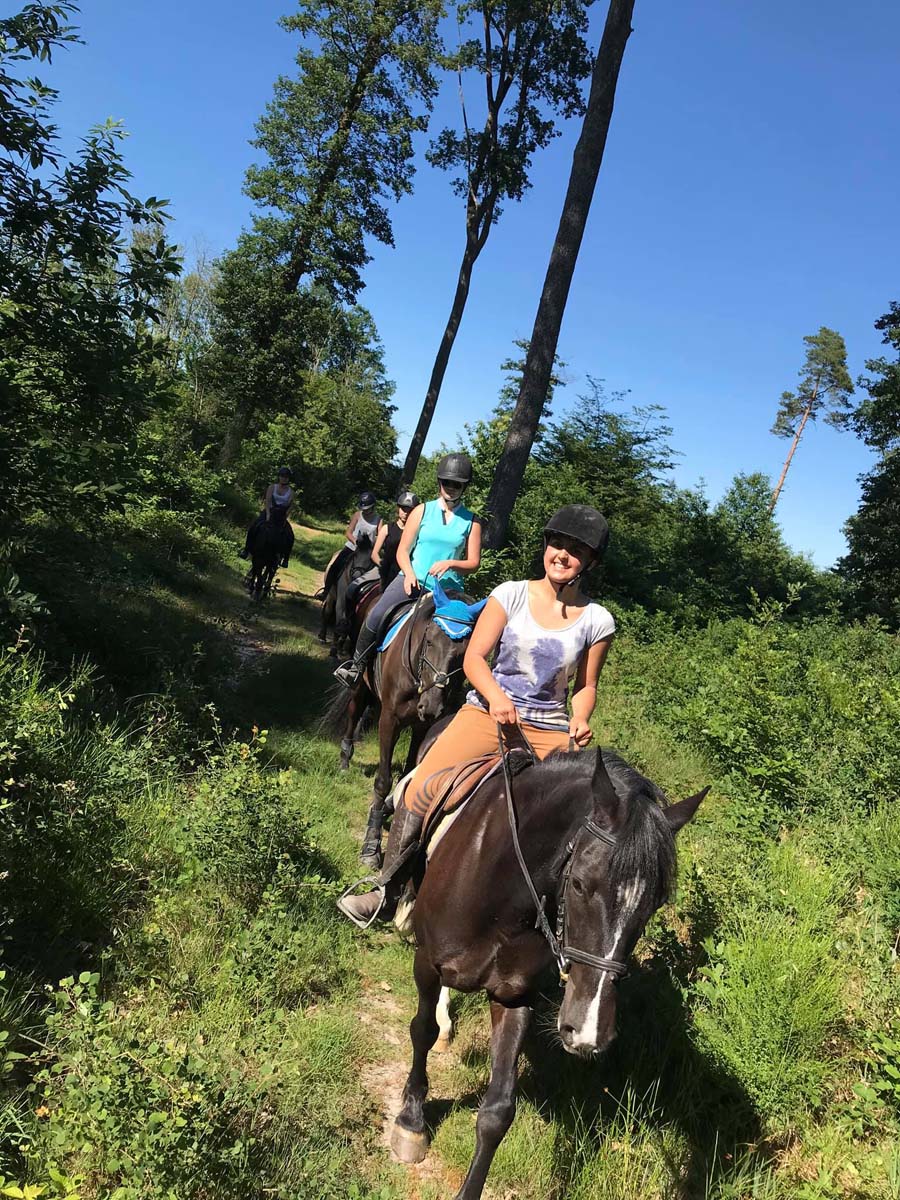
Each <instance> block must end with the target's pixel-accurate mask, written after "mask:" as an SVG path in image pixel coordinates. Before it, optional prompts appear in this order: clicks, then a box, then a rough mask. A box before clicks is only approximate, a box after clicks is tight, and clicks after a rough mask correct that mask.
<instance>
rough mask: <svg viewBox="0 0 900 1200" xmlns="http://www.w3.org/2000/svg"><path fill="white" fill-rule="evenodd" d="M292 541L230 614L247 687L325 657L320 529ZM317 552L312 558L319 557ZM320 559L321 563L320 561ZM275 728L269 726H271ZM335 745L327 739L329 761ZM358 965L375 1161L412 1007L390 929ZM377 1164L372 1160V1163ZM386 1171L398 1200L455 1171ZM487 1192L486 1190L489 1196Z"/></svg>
mask: <svg viewBox="0 0 900 1200" xmlns="http://www.w3.org/2000/svg"><path fill="white" fill-rule="evenodd" d="M294 530H295V533H296V535H297V546H296V549H295V555H294V558H293V561H292V564H291V566H290V567H288V568H287V569H286V570H284V569H282V570H280V571H279V573H278V577H277V589H276V592H275V595H274V596H273V597H272V599H270V600H269V601H265V602H263V603H262V604H260V605H256V606H251V607H248V608H245V609H243V610H242V611H239V612H238V613H237V614H236V618H235V624H234V633H233V641H234V645H235V648H236V650H237V654H238V658H239V660H240V663H241V675H242V677H243V680H242V682H243V684H244V686H248V679H247V673H248V672H249V673H251V674H252V675H253V676H254V677H255V679H254V681H253V684H252V686H253V688H254V690H257V691H259V690H263V691H264V690H266V689H268V688H269V687H270V686H271V687H272V688H274V687H275V686H276V680H275V679H274V677H273V672H274V671H275V670H276V664H277V663H278V660H279V659H283V658H284V657H285V656H286V655H298V656H302V657H303V658H305V659H307V660H314V661H318V662H320V663H322V664H323V665H324V664H325V663H328V662H329V661H330V660H329V659H328V653H327V650H326V648H325V647H324V646H322V645H321V644H320V643H319V642H318V641H317V640H316V636H315V635H316V632H317V629H318V605H317V604H316V603H315V602H314V599H313V597H314V595H315V592H316V591H317V589H318V588H319V587H320V586H321V583H322V578H323V571H322V570H321V569H319V570H315V569H313V568H312V567H311V566H310V565H309V557H310V556H309V555H307V554H304V553H303V551H304V546H303V542H304V541H305V540H306V539H315V540H316V541H320V539H322V538H323V537H325V536H327V535H326V534H325V533H324V532H323V531H322V530H316V529H313V528H310V527H307V526H302V525H296V524H295V525H294ZM324 554H325V551H324V549H323V551H322V554H321V555H320V556H319V557H324ZM322 565H323V566H324V563H323V564H322ZM276 731H277V726H276V729H275V730H273V732H276ZM336 759H337V747H336V746H335V760H336ZM376 760H377V745H376V742H375V737H374V734H372V733H370V734H369V736H368V737H367V738H366V739H364V741H363V743H362V744H361V745H360V746H359V748H358V751H357V755H356V757H355V758H354V765H353V767H352V768H351V772H357V773H358V772H359V771H360V770H361V771H362V773H363V777H362V778H360V788H359V801H358V804H357V805H356V806H355V808H354V811H353V813H352V815H351V814H348V816H350V821H349V822H348V824H347V826H346V827H345V835H346V838H347V840H348V841H349V842H351V843H352V852H354V854H355V851H356V848H357V847H358V845H359V841H360V840H361V837H362V833H363V830H364V828H365V821H366V814H367V810H368V805H369V793H370V788H371V785H370V781H369V778H368V773H367V772H368V771H370V770H371V769H374V763H375V761H376ZM360 951H361V953H360V968H361V971H362V986H361V990H360V993H359V995H358V996H357V998H356V1000H355V1001H354V1017H355V1020H356V1021H357V1022H358V1025H359V1027H360V1028H361V1029H362V1030H364V1031H365V1033H366V1035H367V1036H366V1037H365V1039H364V1041H365V1045H366V1047H367V1057H366V1059H365V1060H364V1061H363V1062H361V1063H360V1064H359V1080H360V1084H361V1086H362V1087H363V1089H364V1090H365V1092H366V1093H367V1094H368V1096H369V1097H370V1099H371V1102H372V1106H373V1109H374V1111H375V1112H376V1113H377V1114H378V1115H377V1120H378V1121H379V1122H380V1126H381V1137H380V1142H381V1145H382V1147H383V1154H384V1160H383V1164H382V1165H384V1164H385V1163H387V1162H391V1163H393V1164H397V1163H398V1160H397V1159H396V1157H395V1156H394V1155H393V1153H392V1151H391V1149H390V1134H391V1129H392V1127H393V1122H394V1118H395V1117H396V1115H397V1113H398V1112H399V1111H400V1108H401V1107H402V1101H401V1097H402V1092H403V1086H404V1084H405V1082H406V1077H407V1074H408V1073H409V1067H410V1062H411V1047H410V1041H409V1021H410V1019H411V1017H412V1015H413V1012H414V1007H415V989H414V986H413V984H412V970H411V965H412V963H411V954H410V953H409V951H408V950H407V949H406V948H405V947H403V946H402V945H401V944H399V943H398V935H397V934H396V933H395V932H393V931H391V932H385V933H384V934H383V935H382V934H377V935H374V936H373V935H368V937H367V936H366V935H361V939H360ZM455 1062H456V1052H455V1050H454V1049H453V1047H451V1048H450V1049H449V1050H448V1051H445V1052H444V1053H433V1054H432V1055H431V1056H430V1060H429V1068H430V1069H429V1075H430V1078H431V1083H432V1089H431V1093H430V1095H431V1097H432V1098H434V1099H437V1100H439V1101H443V1102H445V1103H446V1102H447V1101H448V1100H449V1099H451V1098H452V1097H453V1096H454V1095H455V1094H458V1089H457V1087H456V1086H455V1081H454V1078H453V1068H454V1065H455ZM373 1166H377V1164H373ZM391 1178H392V1181H393V1182H394V1184H395V1186H396V1187H397V1192H396V1195H397V1197H398V1200H438V1198H441V1197H450V1196H453V1195H455V1193H456V1192H457V1190H458V1189H459V1186H460V1184H461V1183H462V1175H461V1174H460V1173H459V1172H457V1171H454V1170H452V1169H450V1168H449V1167H448V1166H447V1165H446V1164H445V1163H444V1162H443V1161H442V1159H441V1158H440V1156H439V1155H438V1154H437V1153H436V1152H434V1151H433V1150H432V1151H430V1152H429V1154H428V1155H427V1157H426V1158H425V1160H424V1162H422V1163H420V1164H417V1165H415V1166H403V1167H400V1166H395V1167H394V1169H393V1171H392V1172H391ZM490 1194H491V1193H486V1195H490Z"/></svg>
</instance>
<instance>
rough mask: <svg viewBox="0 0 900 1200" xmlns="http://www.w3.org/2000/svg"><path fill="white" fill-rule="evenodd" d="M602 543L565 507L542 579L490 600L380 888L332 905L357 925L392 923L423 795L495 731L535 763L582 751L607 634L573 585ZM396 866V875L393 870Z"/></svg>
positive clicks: (547, 546) (587, 517)
mask: <svg viewBox="0 0 900 1200" xmlns="http://www.w3.org/2000/svg"><path fill="white" fill-rule="evenodd" d="M608 541H609V527H608V525H607V523H606V520H605V518H604V517H603V516H602V514H601V513H599V512H597V510H596V509H594V508H589V507H588V506H587V505H586V504H567V505H566V506H565V507H564V508H561V509H560V510H559V511H558V512H556V513H554V514H553V516H552V517H551V518H550V519H549V521H548V522H547V524H546V525H545V526H544V558H543V565H544V574H543V577H542V578H540V579H532V580H528V579H522V580H517V581H510V582H508V583H501V584H500V586H499V587H496V588H494V590H493V591H492V592H491V594H490V597H489V599H488V602H487V605H486V606H485V609H484V611H483V612H482V614H481V616H480V617H479V618H478V624H477V625H476V626H475V629H474V630H473V632H472V636H471V638H470V640H469V645H468V648H467V650H466V657H465V660H464V663H463V669H464V671H465V673H466V676H467V678H468V679H469V681H470V683H471V684H472V691H471V692H469V694H468V696H467V698H466V703H465V704H464V705H463V707H462V708H461V709H460V711H459V712H458V713H457V714H456V716H455V717H454V718H453V720H452V721H451V722H450V724H449V725H448V726H447V727H446V729H445V730H444V731H443V733H441V735H440V737H438V738H437V739H436V741H435V742H434V743H433V745H432V746H431V748H430V749H429V751H428V752H427V754H426V755H425V757H424V758H423V759H422V761H421V763H419V765H418V767H416V770H415V773H414V774H413V776H412V778H411V779H410V780H409V783H408V784H407V786H406V789H405V791H404V793H403V798H402V801H398V803H397V808H396V812H395V814H394V820H393V823H392V825H391V834H390V838H389V840H388V845H387V851H386V854H385V859H384V867H383V870H382V874H381V879H380V882H379V884H378V886H376V887H375V888H374V889H373V890H372V891H370V892H366V893H365V894H363V895H359V896H350V895H346V896H343V897H342V898H341V900H340V901H339V902H338V907H339V908H340V910H341V911H342V912H343V913H344V914H345V915H346V916H348V917H349V918H350V919H351V920H352V921H354V922H355V923H356V924H357V925H366V924H368V923H369V922H370V921H372V920H373V919H375V917H376V916H379V917H382V918H383V919H386V920H388V919H390V918H391V917H392V916H393V914H394V910H395V908H396V906H397V902H398V900H399V898H400V895H401V893H402V890H403V887H404V885H405V883H406V880H407V879H408V878H409V875H410V872H411V870H412V866H411V863H412V856H413V854H414V851H413V850H412V849H411V847H413V846H414V845H415V843H416V842H417V841H418V839H419V834H420V832H421V829H422V822H423V820H424V817H425V814H426V813H427V811H428V807H429V804H430V802H431V800H432V795H431V791H430V786H434V784H438V786H439V785H440V782H441V781H442V775H441V773H442V772H443V771H445V770H446V768H448V767H453V766H456V765H457V764H459V763H463V762H466V761H467V760H469V759H472V758H477V757H480V756H481V755H485V754H491V753H493V752H495V751H496V750H497V725H498V723H499V724H500V725H501V726H502V727H503V730H504V736H505V738H506V740H507V741H511V740H512V739H513V737H514V736H515V735H516V733H518V734H520V735H522V737H523V739H524V740H525V741H526V744H527V745H528V746H530V747H531V748H532V749H533V751H534V754H535V755H536V757H537V758H544V757H546V755H548V754H550V753H551V752H552V751H554V750H566V749H574V748H579V749H580V748H581V747H583V746H587V745H588V743H589V742H590V741H591V739H592V737H593V733H592V732H591V727H590V724H589V721H590V717H591V713H592V712H593V711H594V706H595V704H596V702H597V680H598V678H599V675H600V672H601V670H602V669H603V664H604V662H605V661H606V656H607V654H608V653H609V647H610V645H611V643H612V638H613V634H614V632H615V628H616V625H615V621H614V620H613V618H612V615H611V614H610V613H609V612H608V611H607V609H605V608H604V607H603V606H602V605H600V604H595V603H594V602H593V601H592V600H590V599H589V598H588V596H587V595H585V593H584V592H583V591H582V589H581V577H582V575H583V574H584V572H585V571H587V570H588V569H589V568H590V567H591V566H592V565H593V564H594V563H596V562H599V561H600V559H601V558H602V557H603V554H604V552H605V550H606V546H607V542H608ZM492 658H493V666H491V659H492ZM573 681H574V685H573V688H572V698H571V716H569V714H568V712H567V701H568V692H569V685H570V683H573ZM395 863H399V864H400V866H399V869H397V870H392V868H393V866H394V864H395ZM407 865H409V870H407V869H406V867H407Z"/></svg>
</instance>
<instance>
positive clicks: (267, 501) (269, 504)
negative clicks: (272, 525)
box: [265, 483, 275, 521]
mask: <svg viewBox="0 0 900 1200" xmlns="http://www.w3.org/2000/svg"><path fill="white" fill-rule="evenodd" d="M274 486H275V485H274V484H273V483H270V484H269V486H268V487H267V488H266V499H265V507H266V520H267V521H268V519H269V517H271V515H272V490H273V488H274Z"/></svg>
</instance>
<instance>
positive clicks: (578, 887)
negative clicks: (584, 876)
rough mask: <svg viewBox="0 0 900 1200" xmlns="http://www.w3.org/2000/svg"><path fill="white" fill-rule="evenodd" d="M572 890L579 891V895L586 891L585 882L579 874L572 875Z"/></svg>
mask: <svg viewBox="0 0 900 1200" xmlns="http://www.w3.org/2000/svg"><path fill="white" fill-rule="evenodd" d="M572 891H573V892H577V893H578V894H579V896H580V895H581V893H582V892H583V891H584V884H583V883H582V882H581V880H580V879H579V878H578V876H577V875H573V876H572Z"/></svg>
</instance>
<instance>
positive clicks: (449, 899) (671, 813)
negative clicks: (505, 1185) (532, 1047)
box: [391, 751, 709, 1200]
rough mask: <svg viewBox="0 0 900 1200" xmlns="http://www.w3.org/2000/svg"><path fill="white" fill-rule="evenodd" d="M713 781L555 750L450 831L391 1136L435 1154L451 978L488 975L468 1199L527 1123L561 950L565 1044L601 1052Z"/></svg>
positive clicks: (476, 804) (422, 908) (461, 984)
mask: <svg viewBox="0 0 900 1200" xmlns="http://www.w3.org/2000/svg"><path fill="white" fill-rule="evenodd" d="M513 789H514V791H513ZM708 790H709V789H704V790H703V791H702V792H699V793H698V794H697V795H695V796H691V797H690V798H689V799H687V800H682V801H680V802H679V803H677V804H673V805H672V806H671V807H666V806H665V797H664V796H663V794H662V792H661V791H660V790H659V789H658V788H657V787H656V786H655V785H654V784H653V783H651V782H650V781H649V780H648V779H645V778H644V776H642V775H640V774H639V773H638V772H637V771H635V770H634V769H633V768H632V767H630V766H628V765H627V763H625V762H623V761H622V760H621V759H620V758H618V757H617V756H616V755H614V754H612V753H610V752H608V751H603V752H602V753H601V752H600V751H596V752H593V753H587V752H583V753H578V754H555V755H552V756H551V757H550V758H548V759H546V760H545V761H544V762H543V763H540V764H538V765H536V766H534V767H528V768H526V769H525V770H524V771H523V772H522V773H520V774H517V775H516V777H515V780H514V781H511V780H510V779H509V776H508V775H507V776H506V778H505V779H504V777H503V776H502V775H500V776H497V777H495V778H493V779H490V780H489V781H488V782H487V784H485V785H483V787H482V788H481V790H480V791H479V793H478V795H477V796H476V797H475V799H474V800H473V801H472V802H470V803H469V805H468V806H467V807H466V808H464V809H463V810H462V812H461V813H460V814H459V816H458V817H457V818H456V820H455V822H454V823H453V824H452V825H451V826H450V827H449V829H448V830H447V831H446V833H445V834H444V836H443V837H442V838H441V839H440V841H439V842H438V843H437V845H436V847H435V850H434V853H433V855H432V857H431V861H430V862H429V864H428V869H427V870H426V871H425V875H424V879H423V880H422V881H421V884H420V886H419V889H418V894H417V896H416V901H415V908H414V911H413V915H412V921H413V928H414V930H415V936H416V946H417V949H416V956H415V964H414V972H415V980H416V987H417V989H418V993H419V1004H418V1010H417V1012H416V1015H415V1017H414V1018H413V1020H412V1023H411V1025H410V1036H411V1040H412V1045H413V1063H412V1070H411V1071H410V1074H409V1078H408V1079H407V1082H406V1087H405V1088H404V1092H403V1108H402V1109H401V1111H400V1113H399V1115H398V1116H397V1119H396V1122H395V1124H394V1130H393V1134H392V1138H391V1144H392V1146H393V1148H394V1150H395V1152H396V1153H397V1154H398V1156H399V1157H400V1158H401V1159H402V1160H403V1161H404V1162H419V1161H421V1159H422V1158H424V1157H425V1154H426V1152H427V1149H428V1135H427V1133H426V1131H425V1118H424V1112H423V1105H424V1101H425V1096H426V1094H427V1091H428V1077H427V1075H426V1060H427V1057H428V1052H429V1050H430V1049H431V1048H432V1046H433V1045H434V1043H435V1041H436V1039H437V1037H438V1022H437V1020H436V1017H435V1008H436V1005H437V1002H438V997H439V993H440V991H441V988H442V987H452V988H456V989H458V990H459V991H463V992H473V991H478V990H481V989H483V990H484V991H486V992H487V994H488V997H489V999H490V1006H491V1025H492V1035H491V1079H490V1084H489V1086H488V1089H487V1092H486V1094H485V1097H484V1099H483V1101H482V1103H481V1107H480V1108H479V1110H478V1120H477V1125H476V1139H477V1140H476V1149H475V1156H474V1158H473V1160H472V1164H471V1166H470V1167H469V1172H468V1174H467V1176H466V1179H465V1182H464V1183H463V1186H462V1188H461V1189H460V1191H459V1192H458V1193H457V1197H456V1200H477V1197H479V1196H481V1194H482V1189H483V1187H484V1183H485V1179H486V1178H487V1173H488V1170H489V1168H490V1165H491V1161H492V1160H493V1157H494V1153H495V1152H496V1149H497V1146H498V1145H499V1144H500V1141H501V1140H502V1138H503V1136H504V1134H505V1133H506V1131H507V1129H509V1126H510V1124H511V1123H512V1120H513V1116H514V1114H515V1090H516V1064H517V1061H518V1057H519V1052H520V1050H521V1048H522V1042H523V1039H524V1037H525V1032H526V1030H527V1029H528V1026H529V1023H530V1021H531V1016H532V1011H533V1008H534V1004H535V1000H536V998H537V995H538V991H539V985H540V982H541V980H542V979H543V978H545V977H546V974H547V971H548V968H549V967H551V966H552V965H553V962H554V957H556V959H557V964H558V966H559V970H560V977H561V980H562V981H563V982H564V984H565V991H564V993H563V999H562V1004H561V1006H560V1009H559V1016H558V1021H557V1028H558V1031H559V1037H560V1040H561V1041H562V1044H563V1046H564V1048H565V1049H566V1050H567V1051H568V1052H569V1053H571V1054H577V1055H580V1056H581V1057H584V1058H587V1057H590V1056H591V1055H594V1054H597V1053H599V1052H600V1051H602V1050H603V1049H604V1048H605V1047H606V1046H608V1045H609V1043H610V1042H611V1041H612V1039H613V1037H614V1036H615V1020H616V984H617V981H618V979H619V978H620V977H621V975H623V974H624V973H625V971H626V963H627V961H628V958H629V956H630V955H631V953H632V951H633V949H634V947H635V944H636V943H637V940H638V938H639V937H640V935H641V933H642V932H643V929H644V926H645V925H646V923H647V921H648V920H649V918H650V916H651V915H652V914H653V912H654V911H655V910H656V909H657V908H658V907H659V906H660V905H661V904H662V903H663V901H664V900H665V899H666V898H667V897H668V895H669V892H670V890H671V887H672V883H673V880H674V876H675V866H676V856H675V834H676V833H677V832H678V830H679V829H681V827H682V826H683V825H685V824H686V823H687V822H688V821H689V820H690V819H691V818H692V817H693V815H694V813H695V812H696V811H697V808H698V806H699V804H700V802H701V800H702V799H703V797H704V796H705V795H706V792H707V791H708ZM516 808H517V809H518V813H519V815H520V816H519V820H520V823H518V822H517V821H516V818H515V816H514V813H515V809H516ZM512 824H517V828H518V839H519V842H520V846H521V852H522V856H523V860H524V863H525V864H526V866H527V870H528V872H529V873H530V877H531V880H532V882H533V886H534V889H535V890H536V894H537V896H538V897H540V898H546V916H547V920H548V924H547V936H545V934H544V933H542V932H541V931H540V930H539V929H538V928H537V927H536V920H535V918H536V905H535V900H534V897H533V895H532V892H531V890H530V889H529V886H528V882H527V881H526V876H525V873H524V871H523V870H522V867H521V864H520V862H519V860H518V858H517V856H516V851H515V846H514V840H513V835H512V832H511V825H512ZM554 925H555V927H556V934H555V935H554V933H553V927H554Z"/></svg>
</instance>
